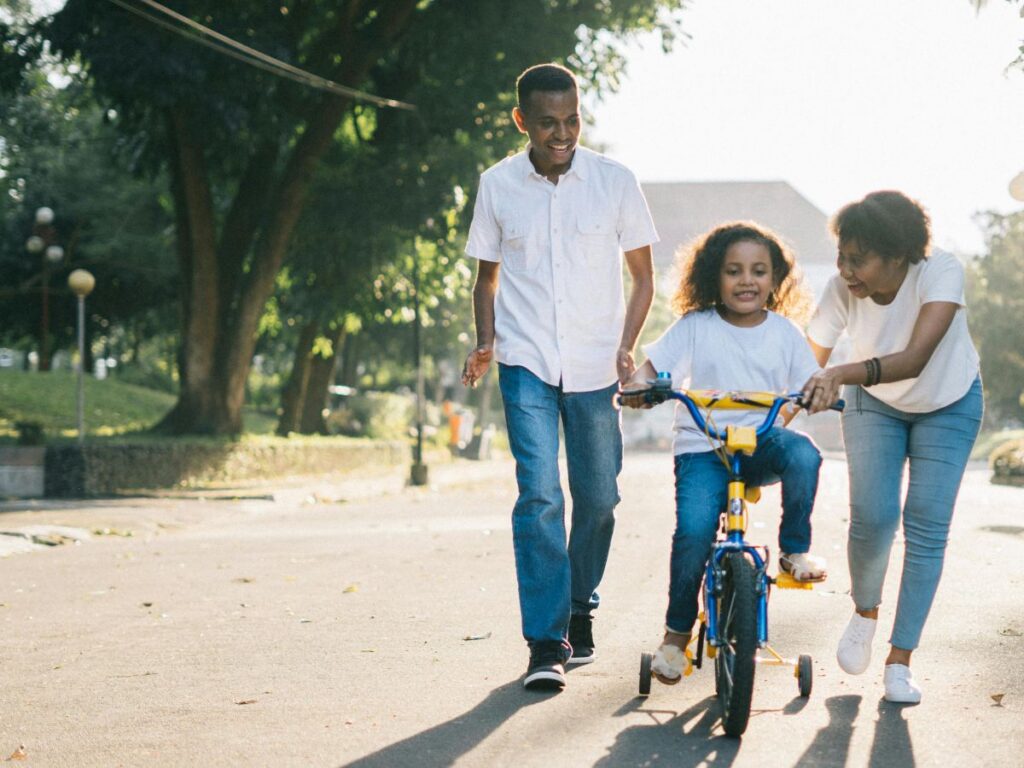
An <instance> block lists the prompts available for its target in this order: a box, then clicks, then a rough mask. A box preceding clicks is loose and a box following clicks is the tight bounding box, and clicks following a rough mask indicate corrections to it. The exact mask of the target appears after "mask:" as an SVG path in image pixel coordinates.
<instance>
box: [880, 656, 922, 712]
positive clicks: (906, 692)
mask: <svg viewBox="0 0 1024 768" xmlns="http://www.w3.org/2000/svg"><path fill="white" fill-rule="evenodd" d="M885 700H886V701H892V702H895V703H896V704H917V703H918V702H919V701H921V689H920V688H919V687H918V685H917V683H915V682H914V676H913V675H912V674H911V673H910V667H908V666H907V665H906V664H886V666H885Z"/></svg>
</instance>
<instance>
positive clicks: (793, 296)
mask: <svg viewBox="0 0 1024 768" xmlns="http://www.w3.org/2000/svg"><path fill="white" fill-rule="evenodd" d="M744 242H747V243H757V244H758V245H763V246H764V247H765V248H767V249H768V253H769V254H770V255H771V261H772V292H771V294H769V296H768V302H767V303H766V304H765V307H766V308H767V309H770V310H772V311H773V312H777V313H778V314H780V315H784V316H785V317H788V318H790V319H791V320H794V321H796V322H801V321H803V320H806V319H807V318H808V317H809V316H810V311H811V295H810V292H809V291H808V290H807V289H806V288H805V287H804V284H803V281H802V279H801V274H800V268H799V267H797V265H796V261H795V260H794V258H793V254H792V253H791V252H790V250H789V248H787V247H786V246H785V245H784V244H783V242H782V240H781V239H780V238H779V236H778V235H776V234H775V233H774V232H772V231H771V230H770V229H768V228H767V227H763V226H761V225H760V224H755V223H754V222H750V221H736V222H731V223H729V224H722V225H720V226H718V227H716V228H715V229H713V230H711V231H710V232H709V233H708V234H706V235H704V236H703V237H701V238H699V239H697V240H696V241H694V242H693V243H692V244H691V245H690V246H689V247H687V248H685V249H683V250H681V251H680V254H679V257H678V264H679V270H680V274H681V277H680V280H679V287H678V288H677V289H676V292H675V295H673V297H672V308H673V309H674V310H675V311H676V312H678V313H679V314H680V315H685V314H687V313H688V312H696V311H699V310H704V309H713V308H714V307H717V306H718V305H720V304H721V303H722V290H721V273H722V263H723V262H724V261H725V254H726V252H727V251H728V250H729V248H730V247H731V246H733V245H735V244H736V243H744Z"/></svg>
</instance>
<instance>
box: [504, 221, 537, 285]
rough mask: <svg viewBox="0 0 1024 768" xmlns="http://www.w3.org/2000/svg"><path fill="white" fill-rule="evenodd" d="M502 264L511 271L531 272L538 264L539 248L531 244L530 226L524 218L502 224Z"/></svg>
mask: <svg viewBox="0 0 1024 768" xmlns="http://www.w3.org/2000/svg"><path fill="white" fill-rule="evenodd" d="M501 264H502V267H503V268H504V269H507V270H508V271H509V272H529V271H531V270H533V269H535V268H536V266H537V249H536V248H534V247H533V246H532V245H531V241H530V228H529V226H527V222H526V220H525V219H522V218H510V219H508V220H507V221H504V222H502V225H501Z"/></svg>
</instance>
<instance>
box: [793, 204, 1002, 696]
mask: <svg viewBox="0 0 1024 768" xmlns="http://www.w3.org/2000/svg"><path fill="white" fill-rule="evenodd" d="M832 232H833V233H834V234H835V236H836V238H837V239H838V241H839V259H838V263H837V266H838V268H839V274H837V275H835V276H834V277H833V278H832V280H831V281H830V282H829V284H828V288H827V289H826V291H825V295H824V297H823V298H822V301H821V305H820V306H819V307H818V309H817V311H816V313H815V315H814V318H813V319H812V320H811V324H810V326H809V327H808V328H807V336H808V338H809V339H810V341H811V346H812V348H813V349H814V354H815V356H816V357H817V359H818V362H819V363H821V365H825V364H826V363H827V362H828V360H829V357H830V356H831V354H832V348H833V347H834V346H835V345H836V341H837V340H838V339H839V335H840V334H841V333H842V332H843V331H846V334H847V335H848V336H849V337H850V341H851V342H852V346H853V354H854V362H851V363H847V364H846V365H834V366H831V367H829V368H826V369H825V370H824V371H820V372H818V373H816V374H815V375H814V376H812V377H811V379H810V380H809V381H808V382H807V384H806V385H805V387H804V395H805V397H806V398H807V399H808V401H809V403H810V406H809V411H810V412H811V413H814V412H815V411H817V410H821V408H822V407H827V403H829V402H831V400H830V398H832V399H834V398H835V397H836V396H837V394H838V392H839V387H840V386H841V385H846V393H845V397H846V402H847V403H848V405H847V408H846V410H845V411H844V412H843V421H842V423H843V438H844V441H845V443H846V460H847V466H848V467H849V472H850V533H849V541H848V546H847V551H848V553H849V560H850V580H851V585H852V595H853V607H854V613H853V615H852V616H851V617H850V623H849V624H848V625H847V627H846V631H845V632H844V633H843V636H842V639H841V640H840V641H839V650H838V652H837V654H836V655H837V658H838V661H839V666H841V667H842V668H843V669H844V670H845V671H846V672H849V673H850V674H852V675H859V674H860V673H862V672H864V671H865V670H866V669H867V668H868V665H869V663H870V661H871V641H872V639H873V637H874V634H875V627H876V626H877V624H878V605H879V603H881V602H882V584H883V582H884V581H885V570H886V567H887V566H888V565H889V551H890V549H891V548H892V541H893V537H894V536H895V533H896V528H897V526H899V524H900V518H901V517H902V522H903V535H904V539H905V540H906V556H905V557H904V559H903V576H902V579H901V580H900V595H899V602H898V603H897V604H896V620H895V623H894V625H893V630H892V636H891V637H890V639H889V642H890V643H891V644H892V646H891V648H890V650H889V655H888V658H887V659H886V661H885V674H884V681H885V698H886V699H888V700H889V701H895V702H902V703H911V704H915V703H917V702H919V701H920V700H921V689H920V687H919V686H918V684H917V683H916V682H915V681H914V678H913V676H912V675H911V674H910V654H911V653H912V652H913V650H914V649H915V648H917V644H918V641H919V639H920V637H921V630H922V628H923V627H924V622H925V619H926V618H927V617H928V611H929V609H930V608H931V604H932V599H933V598H934V596H935V590H936V588H937V587H938V584H939V576H940V575H941V573H942V561H943V557H944V555H945V550H946V541H947V539H948V538H949V523H950V519H951V518H952V516H953V505H954V503H955V502H956V496H957V492H958V491H959V490H960V480H961V478H962V477H963V473H964V468H965V467H966V465H967V459H968V458H969V457H970V454H971V449H972V448H973V446H974V440H975V438H976V437H977V435H978V428H979V427H980V425H981V417H982V411H983V408H984V404H983V402H982V390H981V379H980V378H979V375H978V353H977V351H975V349H974V344H972V343H971V335H970V333H969V332H968V330H967V310H966V308H965V306H964V268H963V266H961V264H960V262H959V261H957V260H956V258H955V257H954V256H952V255H950V254H948V253H943V252H941V251H933V252H932V253H931V255H929V254H928V243H929V240H930V237H931V235H930V226H929V219H928V215H927V214H926V213H925V212H924V209H922V208H921V206H920V204H919V203H917V202H916V201H915V200H911V199H910V198H909V197H907V196H906V195H904V194H902V193H900V192H894V191H882V192H872V193H871V194H870V195H868V196H867V197H865V198H864V199H863V200H860V201H858V202H856V203H850V204H849V205H847V206H846V207H845V208H843V209H842V210H841V211H839V213H838V214H836V217H835V219H834V220H833V222H832ZM868 388H870V390H869V389H868ZM908 464H909V467H910V483H909V486H908V490H907V494H906V499H905V500H904V501H903V502H902V504H901V498H900V497H901V489H902V484H903V468H904V466H905V465H908ZM901 507H902V508H901Z"/></svg>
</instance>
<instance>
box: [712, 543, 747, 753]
mask: <svg viewBox="0 0 1024 768" xmlns="http://www.w3.org/2000/svg"><path fill="white" fill-rule="evenodd" d="M723 565H724V568H723V569H722V593H721V597H719V598H718V638H717V639H718V648H717V653H716V654H715V688H716V689H717V691H718V702H719V704H720V705H721V708H722V728H723V729H724V730H725V732H726V734H727V735H729V736H741V735H742V734H743V732H744V731H745V730H746V729H747V721H748V720H749V719H750V699H751V697H752V696H753V693H754V665H755V658H756V655H757V595H756V594H755V592H754V565H753V563H751V562H750V561H749V560H748V559H747V558H746V557H745V556H744V555H743V553H742V552H730V553H729V554H727V555H726V556H725V558H724V563H723Z"/></svg>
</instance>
